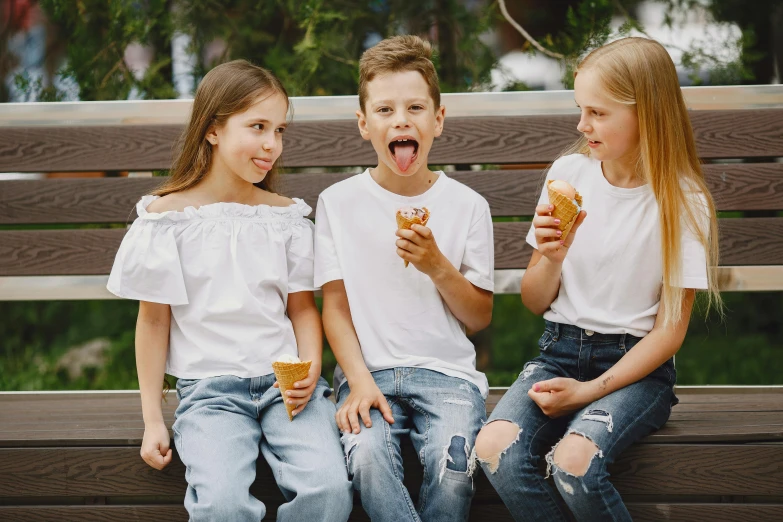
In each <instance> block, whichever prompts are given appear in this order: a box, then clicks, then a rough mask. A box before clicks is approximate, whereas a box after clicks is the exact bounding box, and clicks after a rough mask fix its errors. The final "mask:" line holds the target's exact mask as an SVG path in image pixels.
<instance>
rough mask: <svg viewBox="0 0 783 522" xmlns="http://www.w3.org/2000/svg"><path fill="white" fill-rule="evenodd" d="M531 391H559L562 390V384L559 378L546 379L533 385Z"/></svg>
mask: <svg viewBox="0 0 783 522" xmlns="http://www.w3.org/2000/svg"><path fill="white" fill-rule="evenodd" d="M532 388H533V391H535V392H538V393H544V392H550V391H560V390H562V389H563V382H562V380H561V379H560V378H555V379H548V380H546V381H539V382H537V383H535V384H533V387H532Z"/></svg>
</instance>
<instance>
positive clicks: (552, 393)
mask: <svg viewBox="0 0 783 522" xmlns="http://www.w3.org/2000/svg"><path fill="white" fill-rule="evenodd" d="M589 392H590V388H589V383H586V382H580V381H577V380H576V379H569V378H565V377H556V378H554V379H549V380H547V381H541V382H537V383H535V384H534V385H533V386H531V388H530V389H529V390H528V391H527V395H528V397H530V398H531V399H533V401H534V402H535V403H536V404H538V406H539V408H541V411H543V412H544V415H546V416H547V417H551V418H553V419H554V418H556V417H561V416H563V415H565V414H567V413H571V412H574V411H576V410H580V409H582V408H584V407H585V406H587V405H588V404H590V403H591V402H593V401H594V400H595V398H593V397H591V396H590V393H589Z"/></svg>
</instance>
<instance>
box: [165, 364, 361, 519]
mask: <svg viewBox="0 0 783 522" xmlns="http://www.w3.org/2000/svg"><path fill="white" fill-rule="evenodd" d="M274 382H275V376H274V374H269V375H264V376H261V377H253V378H251V379H242V378H239V377H234V376H231V375H225V376H220V377H211V378H208V379H200V380H198V379H187V380H186V379H179V380H178V381H177V396H178V397H179V399H180V403H179V407H177V411H176V421H175V422H174V426H173V431H174V441H175V444H176V447H177V452H178V453H179V456H180V458H181V459H182V462H183V463H184V464H185V466H186V471H185V479H186V480H187V482H188V489H187V492H186V494H185V508H186V509H187V510H188V513H189V515H190V520H191V521H202V520H204V521H223V520H231V521H232V522H233V521H251V520H252V521H254V522H258V521H259V520H261V519H262V518H263V517H264V515H265V513H266V507H265V506H264V504H263V502H261V501H260V500H258V499H256V498H255V497H253V496H252V495H251V494H250V485H251V484H252V483H253V482H254V481H255V479H256V461H257V460H258V452H259V448H260V450H261V452H262V453H263V455H264V458H265V459H266V461H267V462H268V463H269V467H270V468H272V470H274V474H275V480H276V481H277V485H278V487H279V488H280V491H282V493H283V496H284V497H285V499H286V500H287V501H288V502H287V503H285V504H283V505H282V506H280V508H279V509H278V511H277V520H280V521H283V520H290V521H294V522H298V521H301V520H311V521H315V520H330V521H331V520H334V521H341V522H342V521H345V520H347V519H348V517H349V516H350V513H351V508H352V507H353V492H352V490H351V484H350V482H349V481H348V474H347V470H346V468H345V458H344V457H343V453H342V448H341V447H340V439H339V432H338V430H337V426H336V424H335V421H334V414H335V409H334V405H333V404H332V403H331V401H329V399H328V398H327V397H328V396H329V395H330V394H331V390H330V389H329V386H328V385H327V383H326V381H325V380H324V379H323V378H321V379H319V381H318V384H317V385H316V388H315V391H314V392H313V395H312V397H311V398H310V402H309V403H308V404H307V406H306V407H305V409H304V410H303V411H302V412H301V413H300V414H299V415H297V416H296V417H295V418H294V420H293V421H289V420H288V414H287V413H286V409H285V404H283V399H282V397H281V396H280V391H279V389H278V388H273V387H272V384H274Z"/></svg>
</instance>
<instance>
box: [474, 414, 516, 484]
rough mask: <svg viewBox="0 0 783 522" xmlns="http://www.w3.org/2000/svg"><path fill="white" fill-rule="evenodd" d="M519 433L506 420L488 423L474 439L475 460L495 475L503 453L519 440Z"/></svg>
mask: <svg viewBox="0 0 783 522" xmlns="http://www.w3.org/2000/svg"><path fill="white" fill-rule="evenodd" d="M521 433H522V429H521V428H520V427H519V426H517V425H516V424H514V423H513V422H509V421H506V420H498V421H494V422H490V423H489V424H487V425H486V426H484V427H483V428H482V429H481V431H480V432H479V434H478V437H476V445H475V454H476V458H477V459H478V461H479V462H481V463H482V464H483V465H484V466H486V468H487V470H488V471H489V472H490V473H495V472H496V471H497V469H498V466H499V465H500V458H501V457H502V455H503V453H505V452H506V451H508V448H510V447H511V446H512V445H513V444H514V443H515V442H517V441H518V440H519V436H520V434H521Z"/></svg>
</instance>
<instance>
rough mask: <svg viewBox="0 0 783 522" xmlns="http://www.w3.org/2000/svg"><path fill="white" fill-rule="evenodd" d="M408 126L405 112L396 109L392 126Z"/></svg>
mask: <svg viewBox="0 0 783 522" xmlns="http://www.w3.org/2000/svg"><path fill="white" fill-rule="evenodd" d="M407 126H408V116H407V115H406V114H405V112H404V111H397V113H396V114H395V115H394V127H395V128H397V127H407Z"/></svg>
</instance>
